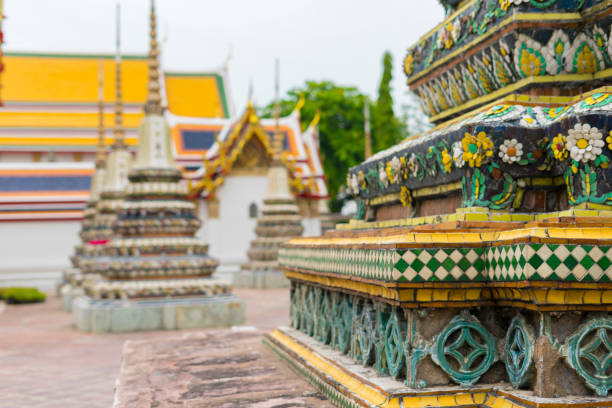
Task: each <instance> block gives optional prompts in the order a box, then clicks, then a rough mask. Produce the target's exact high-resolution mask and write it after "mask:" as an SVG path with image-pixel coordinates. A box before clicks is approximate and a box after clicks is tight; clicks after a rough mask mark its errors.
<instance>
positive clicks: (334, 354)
mask: <svg viewBox="0 0 612 408" xmlns="http://www.w3.org/2000/svg"><path fill="white" fill-rule="evenodd" d="M264 344H266V345H267V346H269V347H270V348H271V349H272V350H273V351H274V352H275V353H276V354H278V355H279V356H280V357H281V358H282V359H284V360H285V361H287V362H288V363H289V365H290V367H291V368H293V369H294V370H295V371H296V372H297V373H298V374H300V375H302V376H303V377H305V378H306V379H307V380H308V381H309V382H310V383H312V385H314V386H315V387H316V388H317V389H319V391H321V392H322V393H323V394H325V396H326V397H328V398H329V399H330V400H331V401H334V404H335V405H337V406H339V407H351V408H352V407H372V408H374V407H406V408H408V407H445V408H459V407H461V408H466V407H480V408H488V407H490V408H494V407H495V408H498V407H499V408H516V407H524V408H536V407H549V408H552V407H568V408H569V407H612V400H610V399H609V398H603V397H595V396H589V397H585V396H583V397H561V398H539V397H536V396H535V395H534V392H533V391H529V390H517V389H514V388H513V387H512V386H511V385H510V384H508V383H505V384H504V383H496V384H478V385H475V386H438V387H427V388H426V389H415V388H409V387H407V386H406V385H405V383H404V382H403V381H402V380H394V379H393V378H391V377H389V376H383V375H380V373H379V372H377V371H376V369H375V368H374V367H364V365H362V364H361V363H358V362H356V361H355V360H354V359H352V358H350V357H348V356H347V355H345V354H342V353H341V352H340V351H338V350H336V349H335V348H332V347H330V346H329V345H325V344H322V343H320V342H318V341H316V340H315V339H313V338H312V337H310V336H307V335H306V334H304V333H302V332H300V331H298V330H295V329H293V328H289V327H279V328H277V329H276V330H274V331H273V332H272V333H270V334H268V335H266V337H265V339H264Z"/></svg>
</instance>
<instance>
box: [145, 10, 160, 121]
mask: <svg viewBox="0 0 612 408" xmlns="http://www.w3.org/2000/svg"><path fill="white" fill-rule="evenodd" d="M156 26H157V24H156V15H155V0H151V30H150V44H149V45H150V49H149V84H148V85H147V88H148V93H147V102H146V103H145V107H144V111H145V113H146V114H147V115H150V114H153V115H161V114H162V113H163V112H162V106H161V95H160V93H159V90H160V84H159V48H158V44H157V30H156Z"/></svg>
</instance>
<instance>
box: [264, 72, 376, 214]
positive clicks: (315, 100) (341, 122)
mask: <svg viewBox="0 0 612 408" xmlns="http://www.w3.org/2000/svg"><path fill="white" fill-rule="evenodd" d="M300 96H303V97H304V98H305V100H306V103H305V104H304V106H303V107H302V110H301V119H302V127H303V128H306V127H307V126H308V125H309V124H310V122H311V121H312V119H313V118H314V116H315V114H316V112H317V111H318V112H320V120H319V143H320V148H321V150H320V153H321V160H322V161H323V168H324V170H325V176H326V179H327V188H328V190H329V195H330V198H331V200H330V204H331V210H332V211H338V210H339V209H340V207H341V205H342V203H341V202H339V201H338V200H337V199H336V196H337V194H338V192H339V190H340V187H341V186H342V185H344V184H345V180H346V173H347V171H348V169H349V167H352V166H355V165H357V164H359V163H361V162H362V161H363V159H364V143H365V142H364V136H363V101H364V96H363V95H362V94H361V93H360V92H359V91H358V90H357V88H354V87H342V86H337V85H335V84H333V83H332V82H329V81H323V82H314V81H307V82H306V84H305V85H304V86H302V87H297V88H293V89H291V90H290V91H289V92H288V93H287V96H286V97H285V98H283V99H282V100H281V101H280V108H281V115H282V116H285V115H288V114H289V113H291V111H292V110H293V109H294V108H295V106H296V104H297V102H298V100H299V99H300ZM261 116H262V117H268V118H270V117H274V102H271V103H270V104H268V105H267V106H266V107H264V108H263V109H262V112H261Z"/></svg>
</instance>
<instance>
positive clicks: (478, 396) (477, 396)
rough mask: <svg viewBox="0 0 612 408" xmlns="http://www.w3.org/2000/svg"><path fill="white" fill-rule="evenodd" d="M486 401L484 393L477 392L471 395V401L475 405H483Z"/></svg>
mask: <svg viewBox="0 0 612 408" xmlns="http://www.w3.org/2000/svg"><path fill="white" fill-rule="evenodd" d="M486 399H487V393H486V392H477V393H474V394H472V401H474V403H475V404H484V402H485V401H486Z"/></svg>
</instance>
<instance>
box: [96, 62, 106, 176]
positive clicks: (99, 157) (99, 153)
mask: <svg viewBox="0 0 612 408" xmlns="http://www.w3.org/2000/svg"><path fill="white" fill-rule="evenodd" d="M98 115H99V122H98V146H97V149H96V168H100V167H104V164H105V161H106V147H105V145H104V60H103V59H102V58H100V65H99V68H98Z"/></svg>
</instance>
